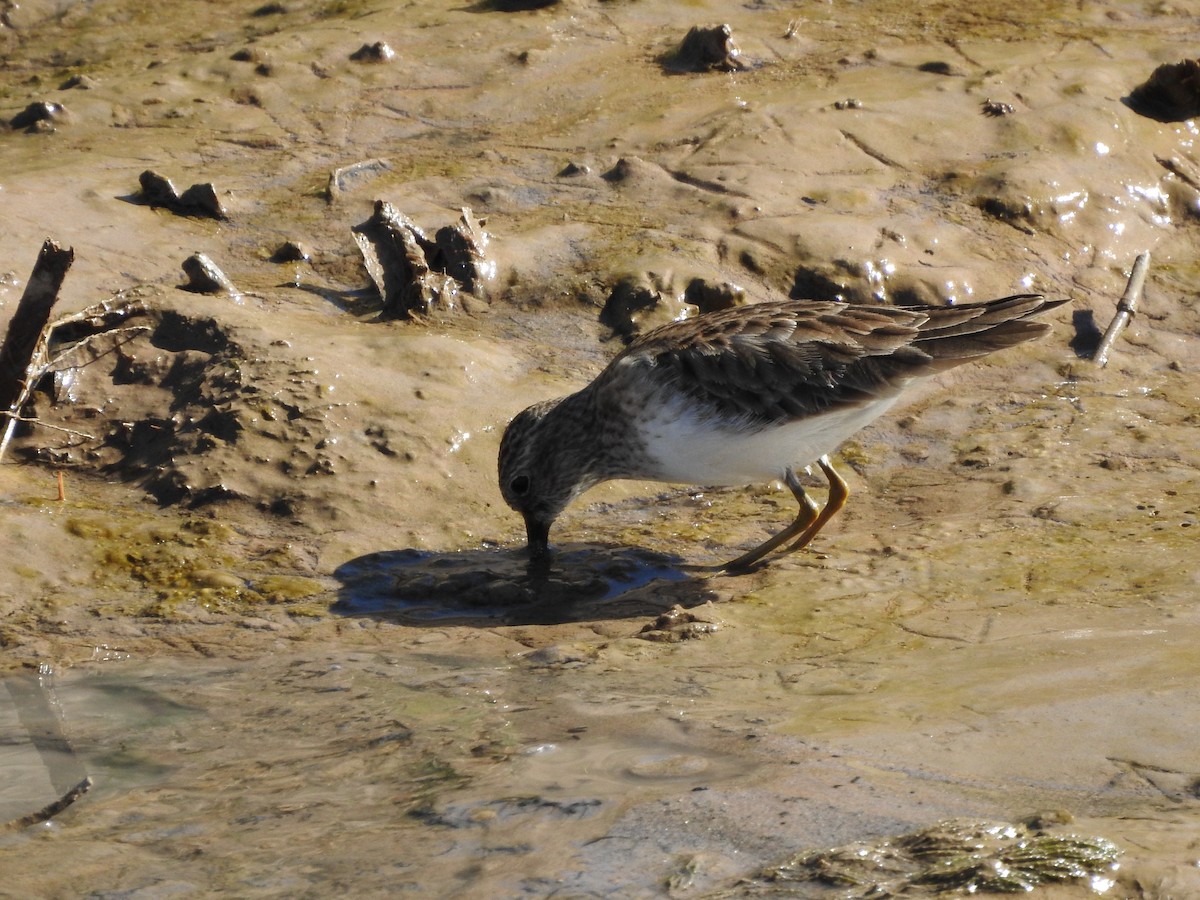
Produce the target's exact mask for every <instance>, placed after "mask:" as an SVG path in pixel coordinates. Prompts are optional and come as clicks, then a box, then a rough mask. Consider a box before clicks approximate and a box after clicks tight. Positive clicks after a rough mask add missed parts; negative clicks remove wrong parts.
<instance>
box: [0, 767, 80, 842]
mask: <svg viewBox="0 0 1200 900" xmlns="http://www.w3.org/2000/svg"><path fill="white" fill-rule="evenodd" d="M92 783H93V782H92V776H91V775H88V776H87V777H86V778H84V779H83V781H81V782H79V784H77V785H75V787H73V788H71V789H70V790H69V791H67V792H66V793H65V794H63V795H62V796H61V797H59V798H58V799H57V800H55V801H54V802H53V803H51V804H49V805H48V806H43V807H42V808H41V809H39V810H38V811H37V812H35V813H30V814H29V815H27V816H21V818H19V819H13V820H12V821H11V822H8V823H6V824H5V825H4V826H3V827H0V831H16V830H18V829H21V828H28V827H29V826H30V825H40V824H42V823H43V822H49V821H50V820H51V819H53V818H54V817H55V816H57V815H58V814H59V813H60V812H62V811H63V810H64V809H66V808H67V807H68V806H70V805H71V804H72V803H74V802H75V801H76V800H78V799H79V798H80V797H82V796H83V795H84V794H86V793H87V792H88V791H90V790H91V789H92Z"/></svg>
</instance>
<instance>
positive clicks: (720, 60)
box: [663, 25, 746, 72]
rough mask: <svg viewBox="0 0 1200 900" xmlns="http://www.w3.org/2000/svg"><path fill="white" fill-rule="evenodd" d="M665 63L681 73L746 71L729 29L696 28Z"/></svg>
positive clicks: (731, 31)
mask: <svg viewBox="0 0 1200 900" xmlns="http://www.w3.org/2000/svg"><path fill="white" fill-rule="evenodd" d="M663 62H664V64H665V66H666V67H667V68H668V69H669V70H675V71H680V72H713V71H715V72H738V71H741V70H742V69H745V68H746V63H745V61H744V60H743V59H742V51H741V50H740V49H739V48H738V45H737V44H736V43H735V42H734V40H733V29H732V28H730V27H729V26H728V25H713V26H710V27H704V26H700V25H696V26H694V27H692V29H691V30H689V31H688V33H687V34H686V35H685V36H684V38H683V41H682V42H681V43H680V45H679V47H678V48H677V49H676V50H675V51H674V52H673V53H671V54H669V55H668V56H667V57H666V58H665V59H664V60H663Z"/></svg>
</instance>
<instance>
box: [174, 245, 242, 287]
mask: <svg viewBox="0 0 1200 900" xmlns="http://www.w3.org/2000/svg"><path fill="white" fill-rule="evenodd" d="M183 274H185V275H186V276H187V277H188V283H187V284H185V285H184V286H183V289H184V290H186V291H194V292H195V293H197V294H229V295H230V296H234V297H236V296H237V295H238V289H237V288H235V287H234V286H233V282H232V281H230V280H229V277H228V276H227V275H226V274H225V273H224V272H222V271H221V270H220V268H219V267H218V266H217V264H216V263H215V262H213V261H212V260H211V259H209V258H208V257H207V256H206V255H205V254H203V253H193V254H192V255H191V256H189V257H188V258H187V259H185V260H184V261H183Z"/></svg>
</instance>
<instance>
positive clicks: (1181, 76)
mask: <svg viewBox="0 0 1200 900" xmlns="http://www.w3.org/2000/svg"><path fill="white" fill-rule="evenodd" d="M1127 102H1128V103H1129V106H1130V108H1131V109H1133V110H1135V111H1136V112H1138V113H1141V114H1142V115H1143V116H1148V117H1150V118H1151V119H1157V120H1158V121H1160V122H1182V121H1184V120H1185V119H1191V118H1193V117H1194V116H1200V59H1185V60H1183V61H1182V62H1177V63H1164V64H1163V65H1161V66H1159V67H1158V68H1157V69H1155V70H1154V71H1153V72H1152V73H1151V74H1150V77H1149V78H1147V79H1146V80H1145V81H1144V82H1142V83H1141V84H1139V85H1138V86H1137V87H1135V88H1134V89H1133V90H1132V91H1130V92H1129V98H1128V101H1127Z"/></svg>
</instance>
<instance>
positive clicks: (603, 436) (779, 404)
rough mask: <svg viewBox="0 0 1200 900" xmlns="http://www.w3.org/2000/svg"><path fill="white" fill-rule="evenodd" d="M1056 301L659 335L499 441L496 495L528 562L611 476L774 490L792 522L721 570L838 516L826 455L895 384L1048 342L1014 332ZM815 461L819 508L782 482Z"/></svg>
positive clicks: (1021, 299) (835, 479) (686, 323)
mask: <svg viewBox="0 0 1200 900" xmlns="http://www.w3.org/2000/svg"><path fill="white" fill-rule="evenodd" d="M1065 302H1066V301H1065V300H1046V299H1045V298H1044V297H1042V296H1041V295H1040V294H1019V295H1016V296H1013V297H1004V298H1003V299H1000V300H992V301H990V302H987V303H970V304H962V305H959V306H944V307H942V306H909V307H888V306H856V305H851V304H847V303H841V302H836V301H808V300H803V301H782V302H769V303H758V304H753V305H749V306H742V307H737V308H735V309H725V310H719V311H717V312H711V313H706V314H704V315H700V316H696V317H695V318H691V319H685V320H683V321H679V322H672V323H670V324H668V325H664V326H662V327H660V328H656V329H655V330H653V331H651V332H648V333H647V334H645V335H643V336H642V337H641V338H639V339H638V340H636V341H634V342H633V343H632V344H630V345H629V346H628V347H627V348H626V349H625V350H624V351H623V352H622V353H621V354H620V355H618V356H617V357H616V358H614V359H613V360H612V362H611V363H609V364H608V366H607V367H606V368H605V369H604V371H603V372H601V373H600V374H599V375H598V376H597V377H596V379H595V380H594V381H593V382H592V383H591V384H589V385H588V386H587V387H585V388H584V389H583V390H581V391H578V392H577V393H574V394H571V395H570V396H567V397H560V398H558V399H556V400H547V401H545V402H542V403H537V404H534V405H533V406H531V407H529V408H528V409H526V410H524V411H523V412H521V413H520V414H519V415H517V416H516V417H515V418H514V419H513V420H512V422H510V423H509V426H508V428H507V430H506V431H505V433H504V439H503V440H502V441H501V443H500V459H499V469H500V491H501V493H502V494H503V495H504V499H505V500H506V501H507V502H508V504H509V506H511V507H512V508H513V509H515V510H517V511H518V512H520V513H521V515H522V516H524V518H525V529H526V535H527V537H528V539H529V550H530V553H531V554H532V555H533V557H534V558H538V557H543V556H544V555H545V554H546V553H547V552H548V548H549V537H550V526H551V525H552V524H553V523H554V520H555V519H556V518H558V516H559V514H560V513H561V512H562V511H563V509H565V508H566V506H567V505H568V504H569V503H570V502H571V501H572V500H574V499H575V498H576V497H578V496H579V495H580V494H582V493H583V492H584V491H586V490H587V489H588V488H590V487H593V486H594V485H596V484H599V483H600V482H602V481H608V480H609V479H613V478H629V479H639V480H645V481H667V482H675V483H679V484H695V485H714V486H715V485H738V484H750V483H753V482H761V481H773V480H782V481H783V482H784V483H785V484H787V486H788V487H789V488H790V489H791V491H792V493H793V494H794V495H795V497H796V500H797V502H798V503H799V504H800V511H799V514H798V515H797V516H796V518H795V520H794V521H793V522H792V523H791V524H790V525H789V526H788V527H786V528H784V529H783V530H782V531H780V532H779V533H778V534H776V535H775V536H774V537H772V538H771V539H770V540H768V541H765V542H764V543H763V544H761V545H759V546H758V547H755V548H754V549H753V550H750V551H748V552H746V553H743V554H742V555H741V556H739V557H737V558H736V559H734V560H731V561H730V562H728V563H726V565H725V566H724V567H723V568H724V569H725V570H726V571H739V570H745V569H748V568H749V567H751V566H753V565H754V564H755V563H757V562H759V561H760V560H761V559H762V558H763V557H764V556H766V555H767V554H768V553H770V552H771V551H773V550H775V549H776V548H778V547H780V546H783V545H784V544H789V542H790V546H788V547H787V550H786V551H785V552H787V553H791V552H793V551H795V550H798V549H800V548H801V547H804V546H805V545H806V544H808V543H809V542H810V541H811V540H812V539H813V538H814V537H815V536H816V534H817V532H819V531H820V530H821V528H823V527H824V525H825V524H826V523H827V522H828V521H829V520H830V519H831V518H832V517H833V516H834V515H835V514H836V513H837V512H838V510H840V509H841V508H842V506H844V505H845V502H846V499H847V497H848V496H849V490H848V489H847V486H846V482H845V481H843V480H842V478H841V477H840V476H839V475H838V473H837V472H836V471H835V470H834V468H833V466H832V465H831V464H830V462H829V454H830V453H832V452H833V451H834V450H836V449H837V448H838V446H839V445H840V444H841V443H842V442H843V441H845V440H846V439H847V438H849V437H850V436H851V435H852V434H854V433H855V432H856V431H858V430H859V429H860V428H862V427H863V426H865V425H867V424H868V423H869V422H871V421H872V420H874V419H875V418H877V417H878V416H880V415H882V414H883V413H884V412H886V411H887V410H888V409H889V408H891V406H892V405H893V404H894V403H895V402H896V401H897V400H898V399H899V398H900V395H901V394H902V393H903V392H904V390H905V389H906V388H907V387H909V386H910V385H912V384H914V383H916V382H919V381H921V380H923V379H926V378H930V377H932V376H934V375H936V374H938V373H939V372H942V371H945V370H946V369H949V368H952V367H954V366H957V365H960V364H961V363H965V362H968V361H969V360H972V359H976V358H978V357H981V356H985V355H987V354H989V353H992V352H994V351H996V350H1002V349H1004V348H1005V347H1012V346H1014V345H1016V344H1020V343H1024V342H1025V341H1030V340H1034V339H1035V338H1039V337H1041V336H1042V335H1044V334H1046V333H1047V332H1048V331H1049V330H1050V326H1049V325H1048V324H1045V323H1042V322H1034V321H1030V319H1031V318H1032V317H1034V316H1037V315H1039V314H1041V313H1044V312H1046V311H1048V310H1051V309H1054V308H1055V307H1056V306H1059V305H1061V304H1062V303H1065ZM813 461H815V462H816V464H817V465H818V466H820V468H821V471H822V472H824V474H825V477H826V478H827V479H828V481H829V496H828V499H827V501H826V503H825V505H824V507H823V508H821V509H818V508H817V505H816V504H815V503H814V502H813V501H812V499H811V498H810V497H809V496H808V495H807V494H806V493H805V492H804V488H803V487H802V486H801V484H800V481H799V479H798V477H797V475H796V472H797V469H798V468H799V469H801V470H804V469H806V467H807V464H809V463H812V462H813Z"/></svg>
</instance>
